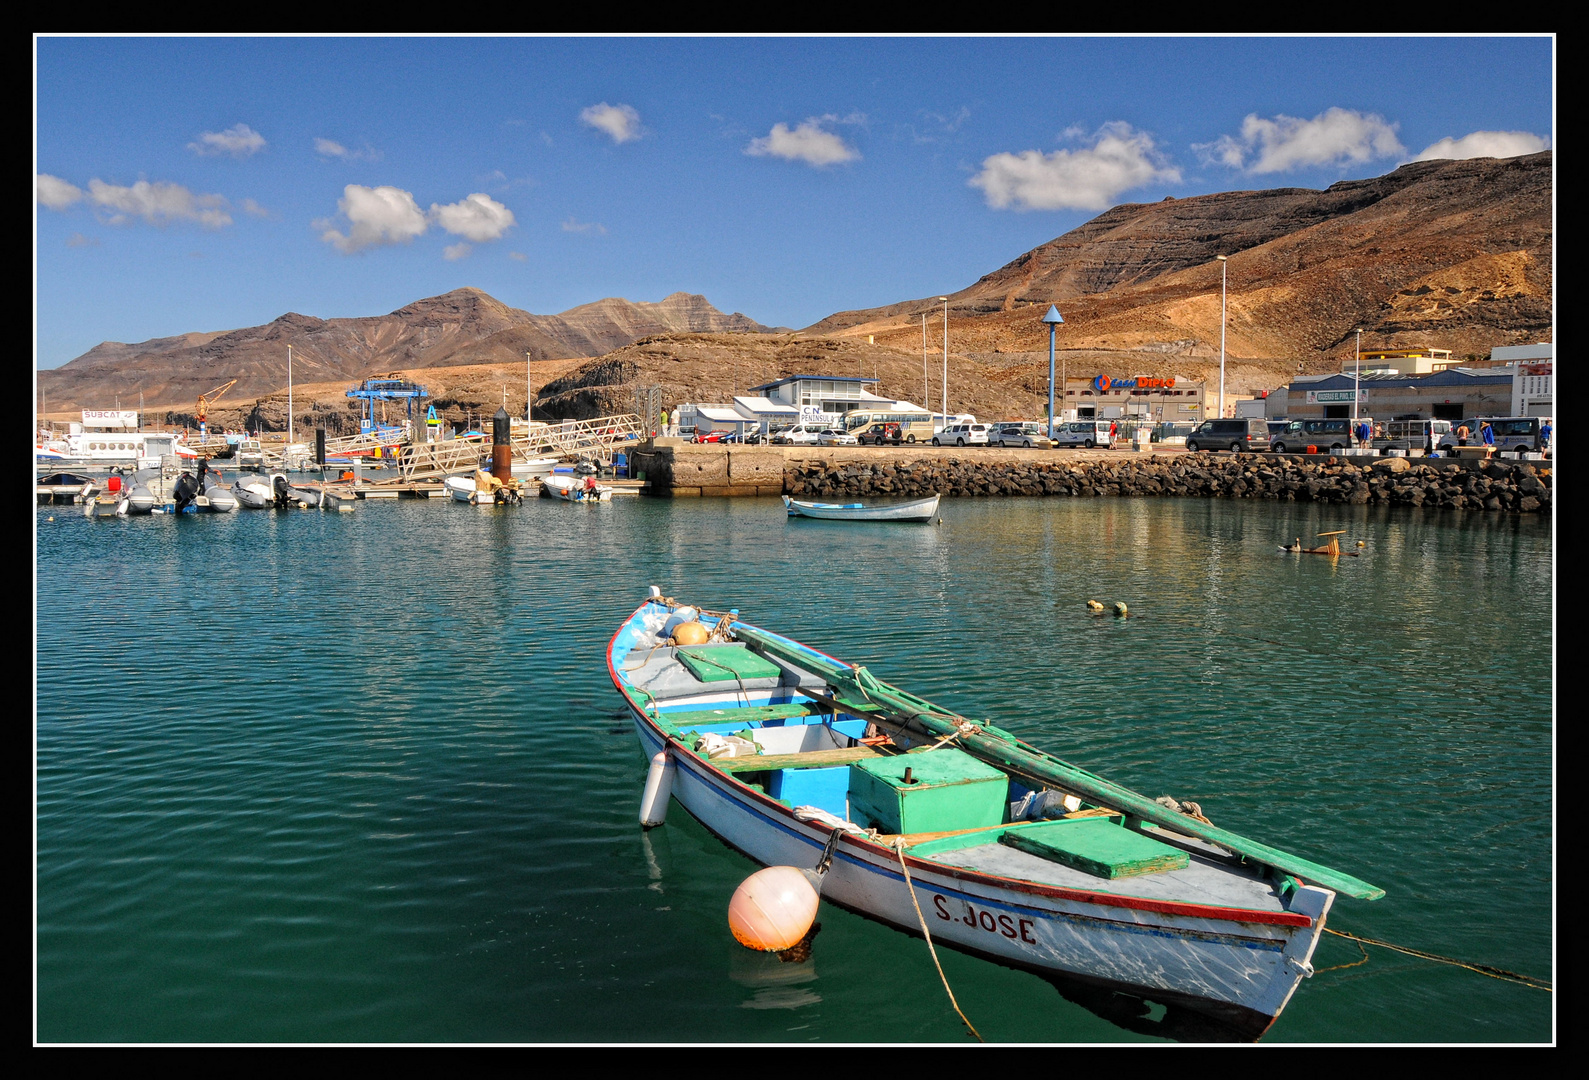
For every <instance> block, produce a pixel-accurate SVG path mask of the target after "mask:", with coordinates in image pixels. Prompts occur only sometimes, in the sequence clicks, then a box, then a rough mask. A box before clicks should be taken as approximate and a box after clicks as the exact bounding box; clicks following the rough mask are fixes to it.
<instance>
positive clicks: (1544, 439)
mask: <svg viewBox="0 0 1589 1080" xmlns="http://www.w3.org/2000/svg"><path fill="white" fill-rule="evenodd" d="M1539 452H1540V453H1542V454H1548V453H1550V421H1549V420H1546V421H1545V422H1544V423H1543V424H1541V425H1539Z"/></svg>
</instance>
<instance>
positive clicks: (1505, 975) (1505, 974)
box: [1315, 926, 1555, 994]
mask: <svg viewBox="0 0 1589 1080" xmlns="http://www.w3.org/2000/svg"><path fill="white" fill-rule="evenodd" d="M1324 932H1325V933H1326V934H1334V935H1335V936H1336V937H1343V938H1346V939H1347V940H1349V941H1355V942H1357V947H1358V949H1359V950H1361V951H1362V953H1363V958H1362V959H1361V960H1357V961H1354V962H1352V963H1350V964H1336V965H1335V966H1334V967H1327V968H1319V969H1317V971H1316V972H1315V974H1317V972H1319V971H1335V970H1337V969H1339V968H1354V967H1361V966H1362V965H1364V964H1366V963H1368V950H1367V949H1364V948H1363V946H1364V945H1378V946H1379V947H1380V948H1382V949H1389V950H1390V951H1391V952H1399V953H1404V954H1406V955H1407V956H1416V957H1417V958H1418V959H1420V960H1433V961H1435V962H1436V963H1440V964H1451V965H1452V966H1454V967H1459V968H1467V969H1468V970H1469V971H1476V972H1478V973H1479V974H1480V975H1488V976H1489V977H1490V978H1492V979H1500V980H1501V981H1503V982H1515V983H1518V984H1520V985H1522V986H1527V987H1531V988H1533V989H1535V990H1543V991H1545V992H1546V993H1547V994H1550V993H1555V989H1554V988H1553V987H1552V986H1550V985H1549V983H1548V981H1547V980H1545V979H1536V978H1534V977H1533V976H1532V975H1519V974H1518V973H1517V972H1515V971H1507V970H1506V969H1505V968H1498V967H1490V966H1489V965H1488V964H1470V963H1468V962H1466V961H1464V960H1456V959H1453V958H1451V957H1449V956H1440V955H1437V954H1435V953H1429V952H1422V951H1420V950H1418V949H1408V948H1405V947H1404V946H1401V945H1392V944H1391V943H1390V942H1388V941H1375V940H1374V939H1373V938H1366V937H1358V936H1357V935H1356V934H1348V933H1347V932H1346V931H1344V930H1331V929H1330V928H1329V927H1327V926H1326V927H1325V928H1324Z"/></svg>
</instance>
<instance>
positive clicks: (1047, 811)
mask: <svg viewBox="0 0 1589 1080" xmlns="http://www.w3.org/2000/svg"><path fill="white" fill-rule="evenodd" d="M688 624H694V625H688ZM703 639H704V640H703ZM685 641H688V642H691V644H687V645H686V644H681V642H685ZM607 665H608V671H609V673H610V675H611V677H612V681H613V685H614V686H615V687H616V688H617V689H618V692H619V693H620V694H622V695H623V698H624V701H625V703H626V704H627V705H628V708H629V712H630V715H631V717H632V719H633V722H634V726H635V731H636V733H637V734H638V735H639V738H640V743H641V746H642V747H643V749H644V751H645V754H646V756H647V757H648V758H650V759H651V772H650V775H649V776H648V780H647V790H646V795H645V799H644V802H643V806H642V812H641V816H642V821H643V822H644V823H646V824H648V825H655V824H658V823H659V822H661V821H662V820H663V819H664V818H665V816H666V813H667V810H668V807H669V801H668V800H669V796H670V795H671V798H672V799H673V800H676V801H677V802H678V803H679V804H680V805H682V806H683V807H684V809H685V810H686V811H688V812H689V813H690V814H691V815H693V816H694V817H695V818H696V819H698V820H699V821H700V822H701V824H702V825H704V826H705V827H706V828H707V829H709V830H710V831H711V832H713V833H714V834H716V835H717V836H718V837H720V838H722V839H723V840H724V841H725V842H727V843H728V844H729V845H731V846H732V847H734V848H736V849H738V850H739V851H741V852H743V853H744V854H745V855H747V856H749V857H750V858H751V859H753V860H755V861H756V862H758V863H762V864H764V865H767V866H790V867H795V868H799V869H802V870H804V869H812V870H817V871H819V872H820V873H821V876H820V878H819V879H818V880H819V881H820V883H821V884H820V888H821V894H820V895H821V898H822V899H824V900H827V901H828V902H830V903H834V904H838V905H839V906H841V907H844V908H847V909H850V910H852V911H856V912H860V913H862V914H865V915H867V916H870V917H871V918H874V919H877V920H879V921H881V922H884V923H887V924H889V925H891V926H893V927H895V928H897V929H900V930H903V931H905V932H906V933H910V934H918V933H920V934H925V935H927V936H928V937H929V940H930V941H932V942H936V943H940V944H947V945H950V946H952V947H954V948H956V949H960V950H962V951H965V952H968V953H973V954H977V955H980V956H983V957H986V958H988V959H990V960H993V961H996V962H998V963H1002V964H1006V965H1010V966H1013V967H1018V968H1023V969H1029V970H1032V971H1035V972H1038V973H1039V974H1042V975H1044V976H1045V977H1049V978H1051V979H1054V980H1055V981H1056V982H1058V983H1069V984H1071V985H1075V984H1076V983H1081V984H1092V985H1095V986H1103V987H1106V988H1109V989H1112V990H1114V991H1123V992H1125V993H1128V994H1131V995H1136V996H1138V997H1141V998H1145V999H1148V1000H1151V1001H1156V1002H1160V1003H1162V1004H1164V1005H1166V1006H1167V1007H1170V1008H1176V1009H1178V1010H1182V1011H1183V1013H1184V1012H1186V1011H1189V1012H1190V1013H1192V1014H1194V1015H1196V1016H1197V1017H1198V1018H1199V1019H1200V1022H1208V1023H1210V1024H1211V1025H1213V1030H1215V1031H1216V1032H1218V1033H1219V1034H1218V1035H1216V1037H1220V1038H1231V1039H1237V1038H1240V1039H1255V1038H1257V1037H1258V1036H1260V1035H1262V1034H1263V1032H1264V1031H1266V1030H1267V1029H1268V1028H1269V1026H1270V1025H1271V1024H1272V1023H1273V1022H1274V1019H1275V1018H1276V1017H1277V1016H1279V1015H1280V1012H1281V1010H1282V1009H1283V1008H1285V1006H1286V1003H1287V1002H1288V1001H1290V999H1291V996H1292V994H1293V992H1294V991H1295V990H1296V989H1297V986H1298V985H1299V984H1300V983H1301V981H1302V980H1303V979H1304V978H1307V977H1309V976H1310V975H1311V974H1312V972H1313V969H1312V966H1311V958H1312V955H1313V951H1314V947H1315V946H1316V945H1317V943H1318V941H1319V938H1320V935H1321V934H1322V933H1323V930H1324V922H1325V917H1326V916H1327V915H1328V913H1329V911H1330V908H1331V905H1332V904H1333V902H1334V901H1335V899H1336V896H1337V894H1338V893H1345V894H1347V895H1350V896H1354V897H1357V898H1361V899H1366V900H1373V899H1377V898H1379V897H1380V896H1383V895H1384V892H1383V890H1381V889H1378V888H1376V887H1374V886H1372V885H1369V884H1368V883H1366V882H1363V881H1360V880H1358V879H1357V878H1355V877H1352V876H1350V875H1348V874H1344V873H1341V872H1340V871H1336V870H1331V869H1329V868H1328V867H1324V866H1320V865H1318V864H1316V863H1313V862H1311V861H1309V860H1307V859H1304V858H1301V857H1299V856H1296V855H1291V854H1288V853H1286V852H1283V851H1280V850H1278V849H1275V848H1272V847H1269V846H1267V845H1264V844H1261V843H1258V842H1256V841H1253V840H1249V839H1247V838H1245V837H1242V836H1238V835H1236V834H1235V833H1232V832H1229V831H1227V830H1225V829H1222V828H1219V827H1216V826H1214V825H1212V824H1211V823H1209V822H1208V821H1207V820H1206V819H1204V818H1202V817H1201V814H1200V811H1197V808H1195V807H1190V808H1188V807H1186V806H1179V807H1177V804H1175V803H1174V801H1173V800H1170V799H1168V798H1165V799H1160V800H1157V801H1155V800H1153V799H1150V798H1148V797H1146V796H1143V795H1140V794H1138V793H1136V792H1134V791H1131V790H1129V789H1127V788H1125V787H1122V786H1120V785H1118V784H1114V783H1111V782H1110V781H1107V780H1104V779H1102V778H1101V777H1098V776H1096V775H1094V774H1092V773H1090V772H1087V771H1086V770H1084V769H1081V768H1078V767H1076V766H1074V765H1071V764H1069V763H1067V762H1065V761H1062V760H1060V759H1059V758H1056V757H1053V756H1051V755H1049V754H1047V753H1045V752H1043V751H1042V750H1039V749H1038V748H1036V747H1034V746H1032V745H1030V744H1028V743H1026V742H1023V741H1022V740H1021V739H1019V738H1017V737H1016V736H1014V735H1013V734H1011V733H1009V732H1007V731H1004V730H1002V729H1000V728H999V727H997V726H995V725H994V724H993V723H991V722H988V721H975V722H974V721H972V720H970V719H968V718H966V717H964V716H961V715H959V714H957V713H955V712H953V711H952V710H949V709H946V708H943V707H941V706H938V705H934V704H933V703H932V702H929V701H926V700H923V699H922V698H919V697H916V696H914V695H912V694H909V693H906V692H905V691H903V690H900V689H898V688H896V687H894V686H891V685H890V684H888V683H886V682H883V681H882V680H880V679H878V678H877V677H875V676H874V675H872V674H871V673H870V672H868V671H867V670H866V669H865V668H864V667H859V666H854V665H851V664H847V663H845V662H843V661H841V660H836V659H834V658H833V657H831V656H828V655H826V654H824V653H821V652H818V651H817V650H815V649H812V648H809V647H807V646H805V645H802V644H800V643H799V642H797V641H794V640H792V639H790V638H787V637H783V636H781V635H779V634H776V633H772V632H770V631H767V630H763V629H759V628H757V627H755V626H752V625H750V624H748V623H746V622H744V621H742V620H740V619H739V618H738V615H737V612H736V611H730V612H727V613H717V612H707V611H701V610H697V609H695V608H692V607H688V606H686V605H683V604H680V603H678V602H677V601H674V600H673V599H671V598H669V597H664V596H662V595H660V592H659V590H657V589H656V588H655V587H654V586H653V587H652V590H651V598H650V599H648V600H646V601H645V602H644V603H643V604H641V605H640V606H639V608H637V609H636V610H635V612H634V613H633V614H632V615H630V616H629V617H628V618H627V619H625V620H624V622H623V623H622V625H620V626H619V628H618V630H617V632H616V633H615V634H614V635H613V637H612V640H611V642H610V644H609V646H608V653H607ZM1172 807H1173V808H1172ZM1194 812H1195V816H1194ZM824 864H825V870H824ZM907 875H908V876H907ZM907 882H908V884H907ZM1062 992H1063V991H1062Z"/></svg>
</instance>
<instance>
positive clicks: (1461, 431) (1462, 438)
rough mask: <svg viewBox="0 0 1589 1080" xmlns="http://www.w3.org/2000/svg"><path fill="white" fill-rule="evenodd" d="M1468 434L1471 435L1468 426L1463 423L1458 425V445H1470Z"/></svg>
mask: <svg viewBox="0 0 1589 1080" xmlns="http://www.w3.org/2000/svg"><path fill="white" fill-rule="evenodd" d="M1468 434H1469V433H1468V425H1467V424H1465V423H1463V424H1459V425H1457V445H1458V446H1466V445H1468Z"/></svg>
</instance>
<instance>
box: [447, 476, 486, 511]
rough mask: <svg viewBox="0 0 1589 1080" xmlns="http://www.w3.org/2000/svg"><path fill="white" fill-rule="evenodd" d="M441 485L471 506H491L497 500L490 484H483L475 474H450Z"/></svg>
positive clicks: (453, 495) (459, 500)
mask: <svg viewBox="0 0 1589 1080" xmlns="http://www.w3.org/2000/svg"><path fill="white" fill-rule="evenodd" d="M441 486H442V487H444V488H446V489H447V494H448V495H451V496H452V497H453V498H454V499H456V500H457V501H458V502H462V503H468V504H469V505H470V506H491V505H492V504H493V503H495V502H496V501H497V500H496V496H495V495H494V494H493V493H492V491H491V487H490V485H489V484H487V485H481V484H480V482H479V480H478V479H477V478H476V477H474V476H449V477H447V479H445V480H443V481H442V482H441ZM482 488H483V490H482Z"/></svg>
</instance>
